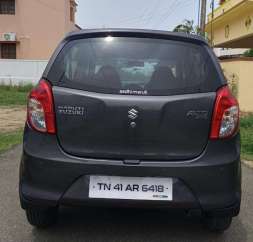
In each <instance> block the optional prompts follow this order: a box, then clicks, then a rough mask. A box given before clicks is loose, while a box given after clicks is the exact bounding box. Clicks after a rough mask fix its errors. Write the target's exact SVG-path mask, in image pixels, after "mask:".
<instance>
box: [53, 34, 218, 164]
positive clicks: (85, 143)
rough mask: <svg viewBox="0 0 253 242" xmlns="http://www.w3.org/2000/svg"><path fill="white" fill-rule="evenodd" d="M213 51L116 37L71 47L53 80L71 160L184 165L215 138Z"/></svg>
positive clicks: (61, 58)
mask: <svg viewBox="0 0 253 242" xmlns="http://www.w3.org/2000/svg"><path fill="white" fill-rule="evenodd" d="M207 49H208V47H207V46H205V45H204V44H196V43H188V42H184V41H175V40H167V39H166V40H165V39H153V38H137V37H120V36H117V37H113V36H105V37H100V38H81V39H78V40H72V41H70V42H68V43H67V44H66V45H65V46H64V48H63V50H62V51H61V53H60V54H59V55H58V57H57V58H56V60H55V62H54V64H53V66H52V68H51V71H50V72H51V74H50V73H49V75H48V79H49V80H50V79H53V80H57V81H58V82H57V85H54V86H53V96H54V103H55V112H56V124H57V135H58V139H59V143H60V145H61V147H62V148H63V150H64V151H65V152H67V153H69V154H71V155H75V156H80V157H91V158H102V159H103V158H105V159H123V160H136V159H137V160H140V159H141V160H164V161H169V160H183V159H192V158H194V157H197V156H198V155H200V154H201V153H202V152H203V150H204V148H205V146H206V144H207V142H208V138H209V131H210V123H211V117H212V110H213V105H214V101H215V97H216V93H215V91H216V89H217V87H218V86H219V85H221V84H220V83H219V76H218V73H217V70H216V68H215V65H214V63H213V61H212V58H211V56H210V54H209V53H208V51H207Z"/></svg>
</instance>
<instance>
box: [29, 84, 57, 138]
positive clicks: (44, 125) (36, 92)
mask: <svg viewBox="0 0 253 242" xmlns="http://www.w3.org/2000/svg"><path fill="white" fill-rule="evenodd" d="M27 120H28V123H29V124H30V126H31V127H32V128H33V129H35V130H37V131H39V132H43V133H50V134H55V132H56V129H55V113H54V104H53V94H52V87H51V85H50V83H49V82H47V81H45V80H41V81H40V82H39V84H38V85H37V86H36V87H35V88H34V89H32V91H31V92H30V94H29V96H28V105H27Z"/></svg>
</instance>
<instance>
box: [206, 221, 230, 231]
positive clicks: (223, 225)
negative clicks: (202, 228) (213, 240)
mask: <svg viewBox="0 0 253 242" xmlns="http://www.w3.org/2000/svg"><path fill="white" fill-rule="evenodd" d="M231 223H232V217H209V218H205V225H206V227H207V229H209V230H210V231H212V232H218V233H222V232H224V231H225V230H227V229H228V228H229V227H230V225H231Z"/></svg>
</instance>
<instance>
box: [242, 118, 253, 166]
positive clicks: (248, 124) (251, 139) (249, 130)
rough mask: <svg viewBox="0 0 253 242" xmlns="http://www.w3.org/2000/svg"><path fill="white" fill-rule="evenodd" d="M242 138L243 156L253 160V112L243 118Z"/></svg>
mask: <svg viewBox="0 0 253 242" xmlns="http://www.w3.org/2000/svg"><path fill="white" fill-rule="evenodd" d="M241 139H242V141H241V142H242V146H241V154H242V158H243V159H245V160H250V161H253V114H251V115H247V116H245V117H243V118H241Z"/></svg>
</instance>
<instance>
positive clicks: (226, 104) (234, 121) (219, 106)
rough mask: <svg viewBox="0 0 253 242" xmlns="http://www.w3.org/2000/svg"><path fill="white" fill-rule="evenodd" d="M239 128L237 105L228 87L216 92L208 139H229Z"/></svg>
mask: <svg viewBox="0 0 253 242" xmlns="http://www.w3.org/2000/svg"><path fill="white" fill-rule="evenodd" d="M238 128H239V105H238V102H237V100H236V98H235V97H234V96H233V95H232V94H231V92H230V90H229V88H228V86H224V87H222V88H220V89H219V90H218V91H217V96H216V101H215V106H214V111H213V118H212V127H211V133H210V138H211V139H219V138H220V139H222V138H229V137H232V136H233V135H235V134H236V132H237V131H238Z"/></svg>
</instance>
